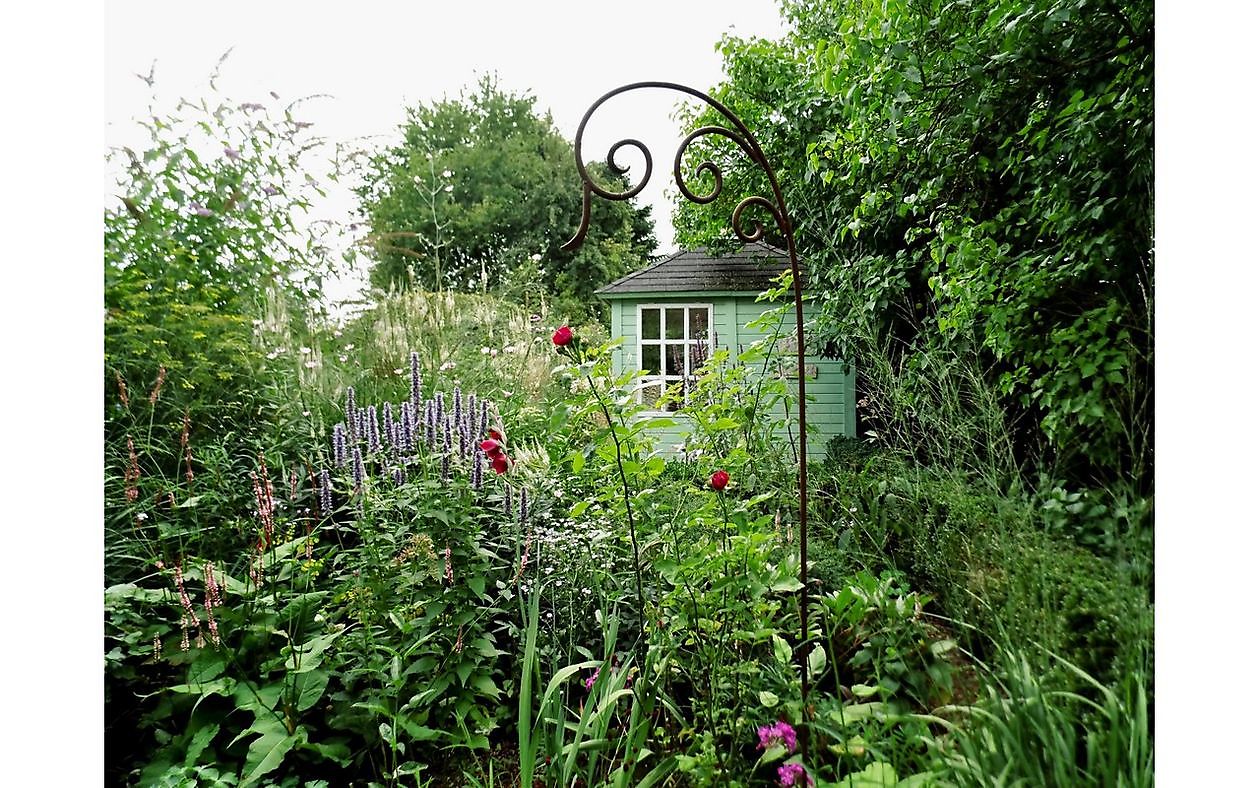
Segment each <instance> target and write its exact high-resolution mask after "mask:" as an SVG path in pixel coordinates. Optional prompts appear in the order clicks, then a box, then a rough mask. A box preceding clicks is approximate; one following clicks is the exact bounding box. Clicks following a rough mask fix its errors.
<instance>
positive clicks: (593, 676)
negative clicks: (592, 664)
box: [586, 668, 601, 692]
mask: <svg viewBox="0 0 1260 788" xmlns="http://www.w3.org/2000/svg"><path fill="white" fill-rule="evenodd" d="M600 670H601V669H600V668H595V672H594V673H592V674H591V675H590V676H589V677H588V678H587V679H586V691H587V692H590V691H591V687H594V686H595V681H596V680H597V679H598V678H599V671H600Z"/></svg>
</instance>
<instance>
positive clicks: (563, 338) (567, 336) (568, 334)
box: [551, 326, 573, 347]
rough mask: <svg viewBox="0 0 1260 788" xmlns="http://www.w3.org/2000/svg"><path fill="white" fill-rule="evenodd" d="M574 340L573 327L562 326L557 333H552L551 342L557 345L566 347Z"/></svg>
mask: <svg viewBox="0 0 1260 788" xmlns="http://www.w3.org/2000/svg"><path fill="white" fill-rule="evenodd" d="M572 341H573V329H571V328H569V327H568V326H560V327H559V328H557V329H556V333H554V334H552V335H551V343H552V344H553V345H555V346H556V347H564V346H565V345H567V344H569V343H570V342H572Z"/></svg>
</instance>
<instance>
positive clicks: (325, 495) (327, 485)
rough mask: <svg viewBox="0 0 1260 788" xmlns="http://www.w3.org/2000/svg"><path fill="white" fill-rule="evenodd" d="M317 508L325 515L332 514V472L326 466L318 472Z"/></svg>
mask: <svg viewBox="0 0 1260 788" xmlns="http://www.w3.org/2000/svg"><path fill="white" fill-rule="evenodd" d="M319 508H320V509H321V513H322V514H323V515H324V516H325V517H327V516H329V515H330V514H332V510H333V502H332V474H330V473H329V472H328V469H327V468H324V469H323V470H321V471H320V472H319Z"/></svg>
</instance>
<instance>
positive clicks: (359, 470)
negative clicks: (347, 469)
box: [351, 446, 367, 487]
mask: <svg viewBox="0 0 1260 788" xmlns="http://www.w3.org/2000/svg"><path fill="white" fill-rule="evenodd" d="M351 454H352V455H353V463H354V486H355V487H362V486H363V479H364V478H365V477H366V476H367V468H366V467H364V465H363V452H361V451H359V447H358V446H355V447H354V448H353V449H351Z"/></svg>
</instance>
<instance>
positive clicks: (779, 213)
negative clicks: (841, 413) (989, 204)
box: [561, 82, 809, 702]
mask: <svg viewBox="0 0 1260 788" xmlns="http://www.w3.org/2000/svg"><path fill="white" fill-rule="evenodd" d="M643 88H659V89H663V90H672V91H676V92H679V93H684V94H686V95H688V96H691V97H693V98H698V99H700V100H701V101H703V102H704V103H706V104H708V105H709V106H710V107H712V108H713V109H714V110H716V111H717V113H718V114H719V115H721V116H722V118H724V119H725V120H726V122H727V123H729V124H730V126H729V127H726V126H703V127H701V128H698V129H696V130H695V131H692V132H691V133H690V134H688V135H687V136H686V137H685V138H684V139H683V141H682V143H681V144H680V145H679V146H678V150H677V152H676V153H675V154H674V180H675V182H676V183H677V184H678V189H679V191H680V192H681V193H682V195H683V196H684V197H685V198H686V199H688V200H690V201H691V202H694V203H697V204H699V205H706V204H708V203H711V202H713V201H714V200H716V199H717V198H718V196H719V195H720V194H721V193H722V187H723V183H722V170H721V168H720V167H719V166H718V165H717V164H716V163H715V162H713V161H712V160H706V161H704V162H701V163H700V164H699V165H697V166H696V168H695V175H696V176H697V177H701V176H704V175H706V174H707V175H708V176H709V177H710V178H712V180H713V187H712V189H710V190H709V191H707V192H705V193H703V194H701V193H697V192H696V191H694V190H693V189H692V188H691V187H690V186H688V185H687V180H686V178H684V177H683V171H682V161H683V157H684V156H685V155H686V151H687V148H688V147H689V146H690V145H691V144H692V143H693V142H695V141H696V140H697V139H699V138H701V137H705V136H710V135H714V136H721V137H725V138H726V139H729V140H731V141H732V142H734V143H735V144H736V145H737V146H738V147H739V148H740V150H741V151H742V152H743V153H744V154H745V155H746V156H748V157H749V158H750V159H751V160H752V161H753V162H754V163H755V164H756V165H757V166H758V167H759V168H761V170H762V171H763V172H765V174H766V179H767V180H768V181H769V183H770V188H771V191H772V196H773V200H772V199H770V198H769V197H765V196H761V195H753V196H749V197H745V198H743V199H742V200H740V202H739V204H738V205H736V206H735V210H734V212H733V213H732V214H731V227H732V229H733V230H734V231H735V235H736V236H737V237H738V238H739V239H740V240H742V241H744V242H745V243H752V242H755V241H759V240H761V239H762V238H763V237H764V236H765V232H766V227H765V224H764V223H762V222H759V221H756V220H753V221H751V223H750V226H747V227H746V226H745V224H744V213H745V212H746V211H747V210H748V209H749V208H758V209H760V210H764V211H766V212H767V213H769V214H770V216H771V218H772V219H773V220H774V222H775V224H776V225H777V226H778V229H779V231H780V232H781V233H782V234H783V237H784V238H785V239H786V240H787V247H788V249H787V251H788V260H789V262H790V263H791V266H792V282H793V284H792V290H793V295H794V298H795V301H796V304H795V306H796V364H797V368H796V372H797V374H796V380H797V386H798V388H797V418H798V424H799V429H798V431H797V432H798V434H797V439H798V444H797V445H798V450H797V457H798V460H799V463H800V465H799V469H798V474H797V482H798V485H797V487H798V489H797V492H798V497H799V511H798V517H799V526H800V550H801V552H800V580H801V590H800V594H801V601H800V619H801V637H800V642H799V643H798V644H797V656H798V658H799V660H800V667H801V697H802V702H804V700H805V699H806V697H807V696H808V694H809V679H808V676H809V674H808V671H807V668H806V654H807V652H808V650H809V649H808V644H809V626H808V607H809V578H808V566H809V564H808V560H807V552H806V538H807V530H806V527H805V524H806V515H807V506H806V477H807V471H808V465H807V463H806V442H805V328H804V308H803V298H802V293H801V287H802V284H801V276H800V266H799V264H798V262H797V258H796V241H795V238H794V237H793V233H792V223H791V221H790V220H789V218H788V211H787V206H786V204H785V203H784V201H783V192H782V190H781V189H780V188H779V181H778V179H777V178H776V177H775V174H774V169H773V168H772V167H771V166H770V162H769V160H768V159H767V158H766V155H765V153H764V152H762V150H761V146H760V145H759V144H757V140H756V139H755V138H754V137H753V135H752V132H751V131H749V130H748V127H747V126H745V125H744V123H743V122H742V121H741V120H740V119H739V118H738V117H736V116H735V114H734V113H733V112H731V111H730V110H729V109H727V108H726V107H725V106H723V105H722V104H721V102H719V101H718V100H717V99H715V98H713V97H712V96H709V95H708V94H706V93H703V92H701V91H699V90H696V89H695V88H690V87H687V86H686V85H680V84H678V83H676V82H634V83H631V84H629V85H623V86H621V87H619V88H615V89H613V90H610V91H608V92H607V93H605V94H604V95H603V96H601V97H600V98H598V99H596V100H595V103H593V104H591V106H590V107H589V108H588V109H587V110H586V114H585V115H583V116H582V121H581V123H579V124H578V128H577V134H576V136H575V139H574V141H573V153H574V158H575V160H576V162H577V170H578V176H579V177H580V178H581V179H582V220H581V224H580V225H579V226H578V229H577V232H576V233H575V234H574V236H573V238H571V239H569V241H568V242H567V243H565V244H564V246H563V247H561V248H563V249H565V250H569V251H572V250H574V249H577V248H578V247H579V246H581V245H582V242H583V240H585V238H586V233H587V230H588V229H589V227H590V220H591V195H592V194H597V195H599V196H600V197H603V198H604V199H606V200H628V199H630V198H631V197H634V196H635V195H637V194H639V193H640V192H641V191H643V189H644V187H646V186H647V183H648V179H649V178H650V177H651V175H652V153H651V151H649V150H648V148H647V146H646V145H644V144H643V142H641V141H639V140H636V139H631V138H627V139H623V140H620V141H618V142H616V143H614V144H613V146H612V147H611V148H609V150H608V155H607V157H606V162H607V164H608V166H609V168H610V169H611V170H612V171H613V172H615V173H617V174H618V175H625V174H626V173H627V172H629V171H630V168H629V167H628V166H622V165H619V164H617V163H616V161H615V157H616V154H617V153H618V152H619V151H621V150H622V149H624V148H627V147H632V148H635V149H637V150H638V151H639V152H640V153H641V154H642V155H643V160H644V165H645V166H644V173H643V176H642V177H641V178H640V179H639V181H638V182H637V183H635V184H634V185H632V186H630V187H629V188H628V189H626V190H624V191H611V190H609V189H606V188H604V187H602V186H600V185H599V184H598V183H596V182H595V180H594V179H593V178H592V177H591V174H590V173H589V172H588V171H587V169H586V164H585V161H584V158H583V156H582V138H583V135H584V134H585V133H586V124H587V122H588V121H590V119H591V116H592V115H593V114H594V113H595V111H596V110H598V109H599V108H600V107H601V106H602V105H603V104H604V103H605V102H606V101H608V100H609V99H611V98H613V97H614V96H618V95H620V94H622V93H627V92H629V91H632V90H639V89H643Z"/></svg>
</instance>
